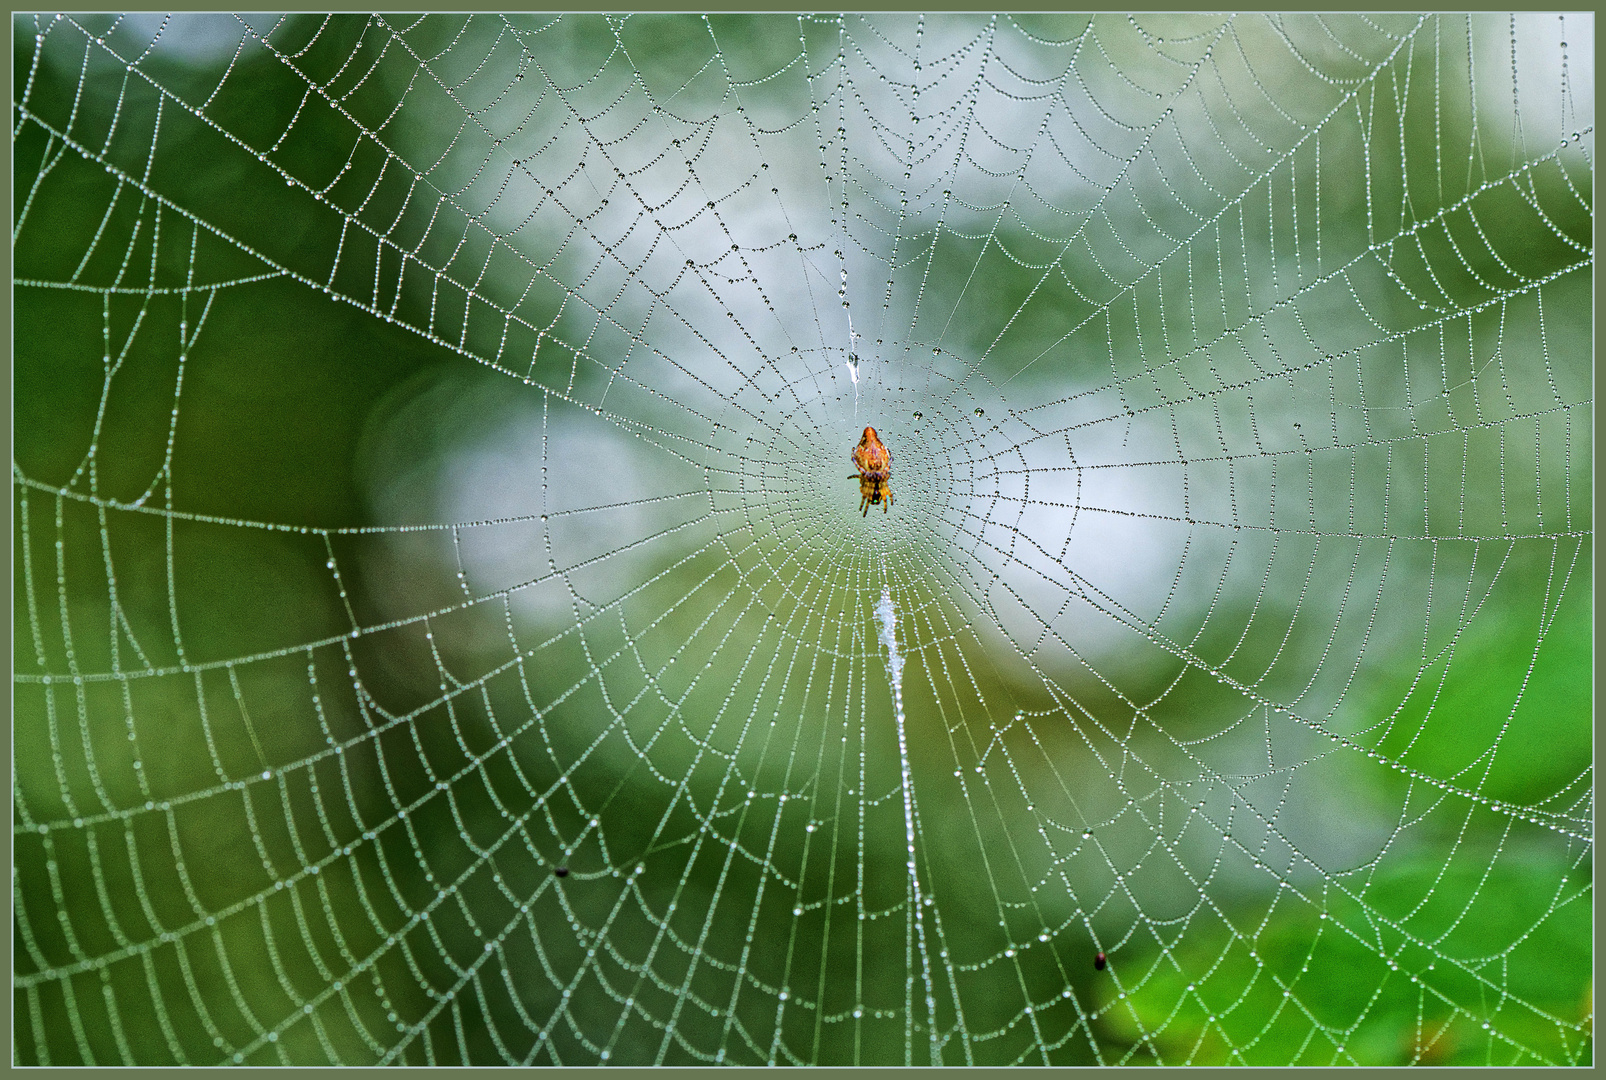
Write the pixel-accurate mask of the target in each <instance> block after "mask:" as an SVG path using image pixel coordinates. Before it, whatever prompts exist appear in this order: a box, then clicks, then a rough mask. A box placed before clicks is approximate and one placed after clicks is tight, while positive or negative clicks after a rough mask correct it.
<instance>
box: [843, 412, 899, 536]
mask: <svg viewBox="0 0 1606 1080" xmlns="http://www.w3.org/2000/svg"><path fill="white" fill-rule="evenodd" d="M853 467H854V468H855V469H858V470H859V471H858V472H856V473H852V474H850V475H849V476H848V479H849V480H857V481H858V482H859V516H861V517H863V516H864V515H865V514H868V513H869V512H870V507H872V506H875V505H877V504H880V506H881V512H882V513H883V514H884V513H886V512H887V507H889V506H891V505H892V486H891V484H890V483H888V481H890V480H891V479H892V451H891V450H888V449H887V446H886V444H885V443H883V442H882V441H881V439H880V438H879V437H877V435H876V433H875V428H873V427H867V428H865V429H864V435H863V437H862V438H860V439H859V445H858V446H857V447H855V448H854V450H853ZM882 496H886V501H885V502H882V501H881V499H882Z"/></svg>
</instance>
